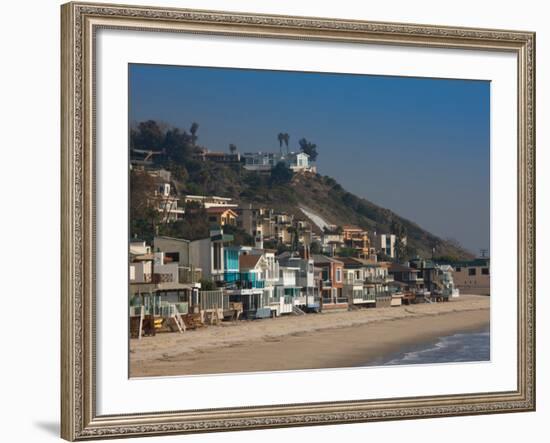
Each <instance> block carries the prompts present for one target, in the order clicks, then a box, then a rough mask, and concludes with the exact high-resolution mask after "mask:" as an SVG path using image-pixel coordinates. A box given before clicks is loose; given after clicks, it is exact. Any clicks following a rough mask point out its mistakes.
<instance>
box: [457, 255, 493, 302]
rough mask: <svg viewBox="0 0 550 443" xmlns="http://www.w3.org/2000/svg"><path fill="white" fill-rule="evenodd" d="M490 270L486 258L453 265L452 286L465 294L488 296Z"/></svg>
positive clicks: (489, 291)
mask: <svg viewBox="0 0 550 443" xmlns="http://www.w3.org/2000/svg"><path fill="white" fill-rule="evenodd" d="M490 269H491V268H490V261H489V259H488V258H478V259H475V260H471V261H465V262H459V263H455V264H454V272H453V279H454V284H455V286H456V287H457V288H458V289H460V291H461V292H463V293H465V294H478V295H490V294H491V278H490Z"/></svg>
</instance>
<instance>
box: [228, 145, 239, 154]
mask: <svg viewBox="0 0 550 443" xmlns="http://www.w3.org/2000/svg"><path fill="white" fill-rule="evenodd" d="M229 152H231V154H235V152H237V146H236V145H234V144H233V143H231V144H230V145H229Z"/></svg>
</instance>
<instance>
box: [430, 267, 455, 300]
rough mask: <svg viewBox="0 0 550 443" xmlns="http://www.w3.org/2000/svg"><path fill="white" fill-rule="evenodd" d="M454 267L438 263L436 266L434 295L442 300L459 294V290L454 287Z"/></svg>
mask: <svg viewBox="0 0 550 443" xmlns="http://www.w3.org/2000/svg"><path fill="white" fill-rule="evenodd" d="M453 274H454V269H453V267H452V266H450V265H438V266H437V288H436V295H437V296H438V297H439V296H441V298H442V299H443V300H448V299H449V298H456V297H458V296H459V294H460V290H459V289H457V288H456V287H455V283H454V277H453Z"/></svg>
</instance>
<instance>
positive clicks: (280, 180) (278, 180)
mask: <svg viewBox="0 0 550 443" xmlns="http://www.w3.org/2000/svg"><path fill="white" fill-rule="evenodd" d="M292 176H293V174H292V170H291V169H289V168H288V167H287V165H286V164H285V163H284V162H279V163H277V165H276V166H275V167H274V168H273V169H272V170H271V178H270V181H271V184H272V185H284V184H287V183H289V182H290V180H292Z"/></svg>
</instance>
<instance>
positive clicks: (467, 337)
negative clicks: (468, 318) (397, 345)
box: [366, 327, 491, 366]
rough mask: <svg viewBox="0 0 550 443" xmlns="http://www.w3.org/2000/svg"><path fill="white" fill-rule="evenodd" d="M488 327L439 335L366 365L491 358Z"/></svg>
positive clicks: (483, 359) (448, 361)
mask: <svg viewBox="0 0 550 443" xmlns="http://www.w3.org/2000/svg"><path fill="white" fill-rule="evenodd" d="M490 351H491V337H490V332H489V328H488V327H487V328H485V329H483V330H480V331H474V332H467V333H460V334H454V335H449V336H445V337H440V338H439V339H438V340H436V341H434V342H432V343H428V344H424V345H422V346H416V347H413V348H408V349H405V350H403V351H401V352H399V353H397V354H393V355H390V356H389V357H386V358H384V359H378V360H375V361H372V362H369V363H368V364H367V365H366V366H390V365H417V364H428V363H458V362H477V361H489V360H490V359H491V352H490Z"/></svg>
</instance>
